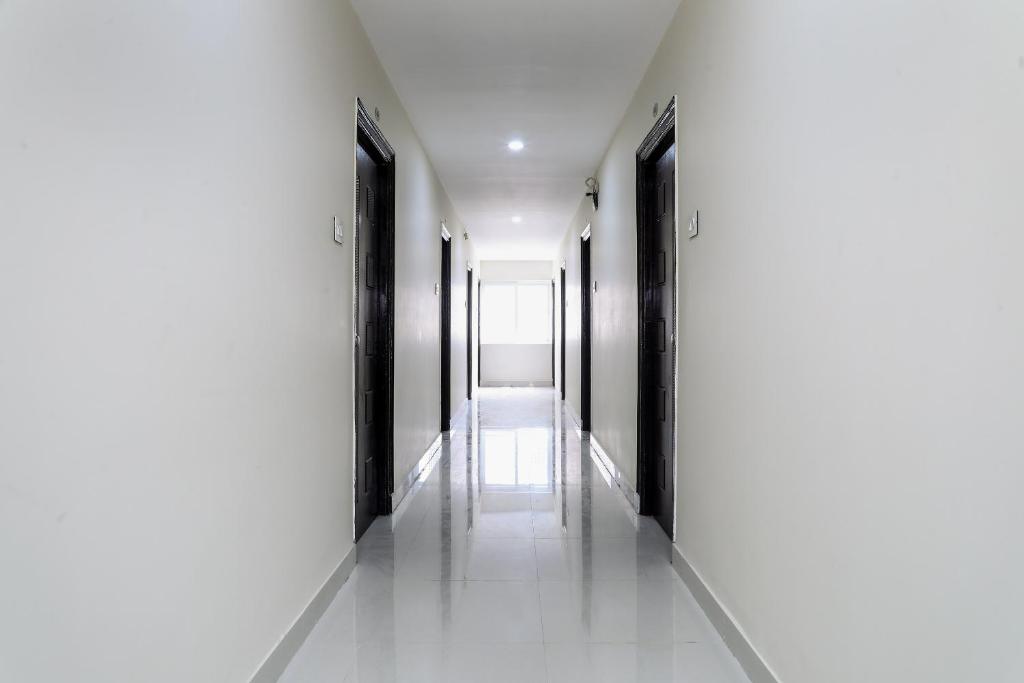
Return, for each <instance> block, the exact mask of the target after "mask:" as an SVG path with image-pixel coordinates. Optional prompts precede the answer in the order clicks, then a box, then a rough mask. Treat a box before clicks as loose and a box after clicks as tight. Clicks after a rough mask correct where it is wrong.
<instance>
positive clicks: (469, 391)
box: [466, 270, 473, 398]
mask: <svg viewBox="0 0 1024 683" xmlns="http://www.w3.org/2000/svg"><path fill="white" fill-rule="evenodd" d="M466 398H473V271H472V270H467V271H466Z"/></svg>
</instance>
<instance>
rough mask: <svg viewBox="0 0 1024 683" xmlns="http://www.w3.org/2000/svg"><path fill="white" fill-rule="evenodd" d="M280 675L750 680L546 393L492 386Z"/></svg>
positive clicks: (650, 527)
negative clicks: (494, 387) (493, 387)
mask: <svg viewBox="0 0 1024 683" xmlns="http://www.w3.org/2000/svg"><path fill="white" fill-rule="evenodd" d="M469 406H470V407H469V409H468V410H466V411H463V414H462V415H461V416H459V418H458V421H457V422H456V424H455V425H454V428H453V429H452V431H451V433H450V438H445V440H444V441H443V445H442V447H441V452H440V454H439V455H438V456H437V457H436V459H435V460H434V462H433V465H432V469H431V471H430V472H429V474H427V475H426V476H424V477H422V478H421V479H420V483H419V484H417V486H416V488H415V489H414V490H413V492H412V493H410V495H409V497H408V498H407V499H406V500H405V502H404V503H403V504H402V506H401V508H400V509H399V510H398V511H397V512H396V514H394V515H393V516H391V517H379V518H378V519H377V520H376V521H375V522H374V523H373V526H371V528H370V530H369V531H368V532H367V533H366V534H365V535H364V536H363V538H362V539H361V540H360V541H359V544H358V551H357V555H358V564H357V566H356V569H355V571H354V572H353V574H352V576H351V578H350V579H349V580H348V582H347V583H346V584H345V585H344V586H343V587H342V588H341V590H340V592H339V593H338V595H337V597H336V598H335V600H334V602H333V603H332V604H331V606H330V607H329V608H328V610H327V612H326V613H325V614H324V616H323V617H322V618H321V620H320V622H319V624H318V625H317V626H316V628H315V629H314V630H313V632H312V633H311V634H310V636H309V638H308V639H307V641H306V643H305V644H304V645H303V647H302V648H301V649H300V650H299V652H298V654H297V655H296V656H295V659H294V660H292V663H291V665H290V667H289V668H288V670H287V671H286V672H285V674H284V676H283V677H282V679H281V680H282V681H283V682H284V683H320V682H321V681H353V682H355V681H360V682H366V681H417V682H426V681H486V682H487V683H505V682H508V683H511V682H513V681H544V680H549V681H551V682H552V683H555V682H558V683H566V682H571V681H580V682H581V683H582V682H587V683H590V682H595V683H596V682H598V681H609V682H611V681H615V682H616V683H627V682H629V681H645V682H647V683H655V682H659V681H687V682H692V683H739V682H741V681H743V682H745V681H746V680H747V679H746V677H745V676H744V674H743V671H742V670H741V669H740V667H739V665H738V664H737V663H736V661H735V660H734V659H733V657H732V655H731V654H730V653H729V651H728V650H727V649H726V648H725V646H724V644H723V643H722V641H721V639H720V637H719V636H718V634H717V633H716V632H715V630H714V628H713V627H712V626H711V624H710V623H709V622H708V621H707V618H706V617H705V616H704V614H703V612H701V610H700V608H699V607H698V605H697V603H696V602H695V601H694V599H693V597H692V596H691V595H690V593H689V592H688V590H687V589H686V587H685V586H684V584H683V583H682V581H681V580H680V579H679V577H678V576H677V575H676V574H675V572H674V570H673V568H672V566H671V564H670V547H671V544H670V542H669V540H668V538H667V537H666V536H665V534H664V532H663V531H662V530H661V528H660V527H659V526H658V525H657V523H656V522H654V521H653V520H652V519H651V518H649V517H638V516H637V515H635V514H633V513H632V511H631V510H630V508H629V505H628V503H627V502H626V499H625V498H624V497H623V495H622V493H621V492H620V491H619V490H618V489H617V488H616V486H615V484H614V482H612V481H611V480H610V478H609V476H608V474H607V472H606V471H605V470H604V469H603V467H602V466H601V465H600V464H599V463H598V461H597V460H596V459H595V458H593V457H591V453H590V446H589V444H588V441H587V440H585V439H584V440H581V438H580V432H579V431H578V430H577V429H575V427H574V424H573V422H572V421H571V418H569V416H568V415H567V414H566V412H565V410H564V408H562V406H561V402H560V401H557V400H555V394H554V392H553V391H552V390H550V389H482V390H481V391H480V395H479V397H478V399H477V400H474V401H473V402H472V403H471V404H469Z"/></svg>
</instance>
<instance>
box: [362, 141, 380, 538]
mask: <svg viewBox="0 0 1024 683" xmlns="http://www.w3.org/2000/svg"><path fill="white" fill-rule="evenodd" d="M356 188H357V195H356V196H357V200H356V204H357V205H356V219H357V220H358V221H359V226H358V233H357V234H358V246H357V250H358V258H359V261H358V263H359V272H358V274H357V286H358V288H359V294H358V300H357V306H358V314H357V325H358V329H357V332H356V334H358V335H359V336H358V341H357V347H356V354H357V362H356V400H357V405H356V411H357V412H356V538H357V539H358V538H359V537H360V536H362V535H363V532H364V531H366V529H367V527H369V526H370V523H371V522H373V519H374V517H376V515H377V513H378V511H379V510H380V507H381V506H380V503H381V501H380V500H379V481H378V477H379V469H380V467H379V465H380V462H379V461H378V459H379V458H381V457H383V452H384V445H385V444H384V434H383V433H382V429H381V428H382V427H383V426H384V424H385V422H384V420H383V419H382V418H383V416H384V412H385V411H384V410H383V408H384V406H383V405H382V399H383V397H384V394H385V391H384V387H383V386H382V383H383V381H384V379H385V378H384V373H382V372H381V362H382V360H383V359H382V357H381V356H382V354H381V348H380V346H381V345H380V341H381V338H382V333H383V329H382V328H383V321H382V319H381V311H382V301H381V298H382V297H383V296H385V293H384V287H383V286H382V284H383V283H382V278H381V273H382V272H383V269H382V267H381V255H382V250H381V239H380V232H381V231H380V225H379V220H380V208H381V198H380V184H379V177H378V169H377V164H376V163H375V162H374V161H373V159H371V158H370V156H369V154H367V152H366V150H365V149H363V146H362V145H358V146H357V147H356Z"/></svg>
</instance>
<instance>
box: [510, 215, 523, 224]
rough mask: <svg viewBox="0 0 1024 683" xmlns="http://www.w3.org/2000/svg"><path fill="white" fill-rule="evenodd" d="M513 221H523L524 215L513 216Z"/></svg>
mask: <svg viewBox="0 0 1024 683" xmlns="http://www.w3.org/2000/svg"><path fill="white" fill-rule="evenodd" d="M512 222H513V223H522V222H523V217H522V216H512Z"/></svg>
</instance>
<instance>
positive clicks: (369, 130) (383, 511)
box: [352, 99, 395, 538]
mask: <svg viewBox="0 0 1024 683" xmlns="http://www.w3.org/2000/svg"><path fill="white" fill-rule="evenodd" d="M355 128H356V130H355V143H356V144H355V145H353V149H352V158H353V182H352V189H353V203H352V246H353V248H352V324H353V326H352V330H353V334H352V394H353V404H352V443H353V444H354V446H355V448H354V449H353V457H352V485H353V487H354V490H353V499H352V513H353V514H352V535H353V538H354V537H355V532H356V528H357V527H356V515H355V511H356V500H357V497H358V494H359V467H358V463H357V459H358V453H359V443H358V438H359V434H358V431H359V430H358V429H357V425H358V419H359V416H360V415H361V414H362V412H361V411H362V401H361V399H362V396H361V395H360V391H359V353H360V349H359V343H358V337H359V330H360V329H362V328H361V324H362V322H361V321H360V319H359V238H360V234H359V220H358V216H357V213H356V212H357V209H356V206H357V204H356V201H355V200H356V196H355V195H356V194H357V193H358V192H359V188H358V187H357V183H356V180H355V178H356V175H355V172H354V171H355V157H356V147H358V146H360V145H361V146H362V147H363V149H365V150H366V152H367V153H368V154H369V155H370V157H371V158H372V159H373V160H374V161H375V162H377V167H378V183H379V184H380V188H379V189H380V193H381V197H380V200H379V201H380V210H381V213H382V216H381V221H380V228H379V229H380V230H381V236H380V238H381V241H380V244H381V250H382V251H383V252H384V253H385V254H386V255H387V257H388V258H387V266H386V268H385V269H384V270H385V272H384V295H385V296H384V298H385V300H386V306H385V311H383V317H384V321H385V324H384V326H383V330H382V331H383V337H384V338H383V339H381V340H379V342H380V343H381V348H382V349H383V353H382V354H381V355H382V360H381V361H380V362H381V365H382V367H381V372H382V374H383V379H382V385H383V388H384V391H385V398H384V406H385V415H384V419H383V421H382V426H381V429H382V430H383V432H384V433H383V434H382V435H381V436H382V439H381V443H383V444H384V452H383V453H382V454H380V456H382V457H379V463H378V465H377V472H376V474H377V510H376V514H377V515H389V514H391V496H392V494H393V493H394V489H395V476H394V469H395V344H394V340H395V150H394V148H392V147H391V145H390V144H389V143H388V141H387V138H385V137H384V133H383V132H382V131H381V129H380V127H378V126H377V122H376V121H374V119H373V116H372V115H371V114H370V112H369V110H367V108H366V105H364V104H363V102H362V100H360V99H357V100H356V125H355Z"/></svg>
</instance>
